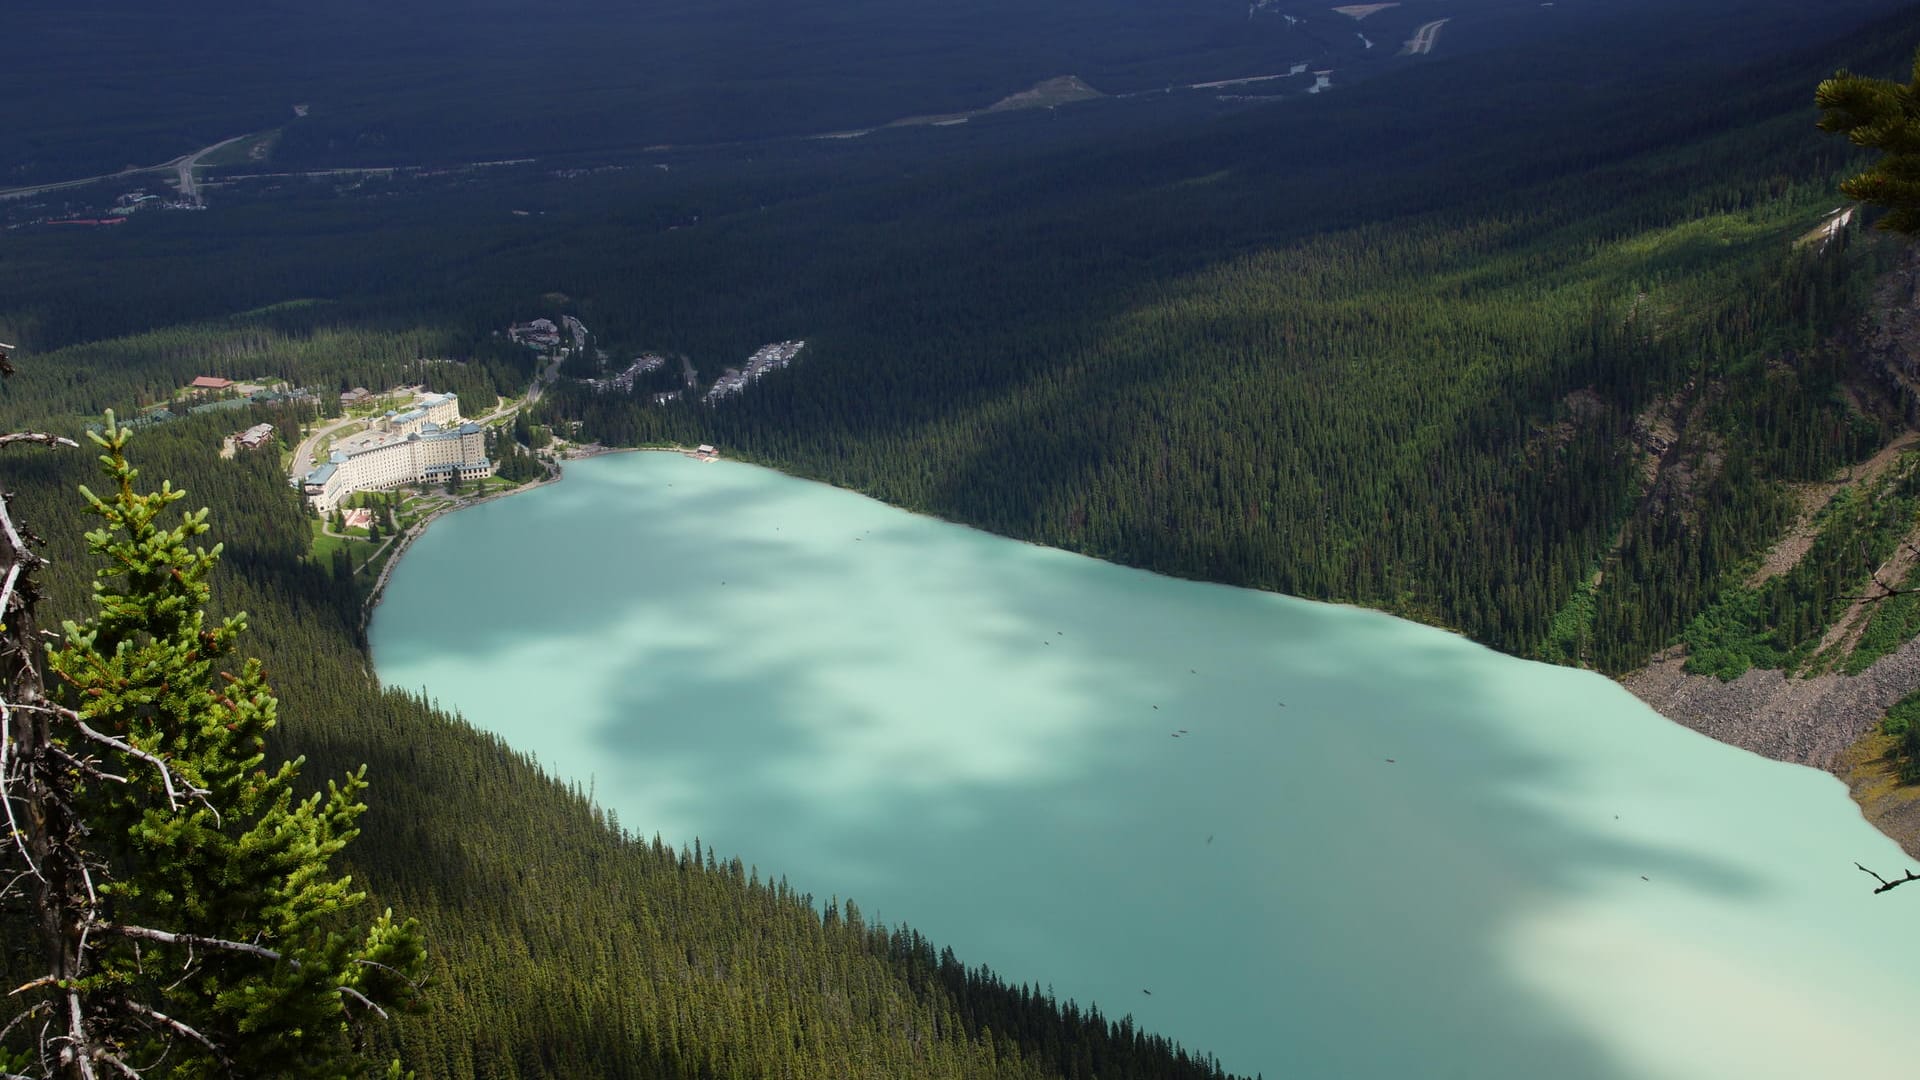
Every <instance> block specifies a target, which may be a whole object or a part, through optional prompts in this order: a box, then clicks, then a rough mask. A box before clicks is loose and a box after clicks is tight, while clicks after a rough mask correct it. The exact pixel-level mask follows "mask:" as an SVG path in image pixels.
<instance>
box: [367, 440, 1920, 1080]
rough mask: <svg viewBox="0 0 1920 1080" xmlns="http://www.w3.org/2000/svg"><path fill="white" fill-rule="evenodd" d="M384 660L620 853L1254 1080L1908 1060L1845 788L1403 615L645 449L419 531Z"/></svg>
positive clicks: (385, 608)
mask: <svg viewBox="0 0 1920 1080" xmlns="http://www.w3.org/2000/svg"><path fill="white" fill-rule="evenodd" d="M371 634H372V641H373V650H374V656H375V659H376V662H377V665H378V668H379V672H380V675H381V677H382V679H384V680H385V681H386V682H387V683H389V684H392V685H398V686H403V687H408V688H414V689H418V688H421V687H424V688H426V690H427V691H428V692H429V693H431V694H432V695H433V696H435V697H437V698H438V699H439V700H440V702H441V703H442V704H444V705H447V706H449V707H453V708H457V709H459V710H460V711H461V712H462V713H464V714H465V715H466V716H467V718H468V719H470V720H471V721H472V722H473V723H475V724H476V725H478V726H479V727H482V728H485V729H488V730H491V731H495V732H498V733H499V734H500V735H502V736H503V737H505V738H506V739H507V741H508V742H510V743H511V744H513V745H514V746H516V747H519V748H521V749H523V750H526V751H530V752H532V753H534V754H536V755H537V756H538V758H539V760H540V761H541V763H542V764H543V765H545V766H546V767H547V768H548V769H550V770H552V771H553V772H554V773H555V774H556V775H559V776H562V777H566V778H569V779H574V780H577V781H579V782H580V784H581V785H582V786H586V785H588V784H591V785H592V787H593V790H594V792H595V793H596V795H597V798H598V799H599V801H600V802H601V803H603V804H604V805H606V806H608V807H610V808H611V809H613V810H614V811H616V812H617V813H618V815H619V820H620V822H621V824H622V825H623V826H625V827H626V828H628V829H630V830H632V831H635V832H637V833H640V834H642V835H646V836H651V835H653V834H654V833H656V832H657V833H659V834H661V835H662V836H664V837H666V838H667V839H668V840H669V841H672V842H674V843H676V844H678V843H687V844H691V843H692V841H693V839H694V838H695V837H696V836H697V837H699V838H701V840H702V841H703V842H704V843H705V844H706V845H708V846H711V847H713V848H715V849H717V850H718V851H719V852H720V853H721V855H722V857H726V856H729V855H735V854H737V855H739V856H740V857H741V858H742V859H743V860H745V861H746V862H748V863H751V864H754V865H757V866H758V867H759V868H760V871H761V874H762V876H766V875H767V874H768V873H769V872H771V873H772V874H774V875H785V876H786V877H787V879H788V880H789V881H790V882H791V883H792V884H793V885H794V886H795V887H796V888H798V889H802V890H805V891H809V892H812V893H813V894H814V895H815V896H816V897H817V898H818V899H820V900H822V901H824V900H825V899H826V898H827V897H828V896H830V895H836V894H837V895H838V896H840V897H842V898H846V897H852V898H853V899H854V900H855V901H857V902H858V904H859V906H860V908H861V911H862V913H863V915H864V917H865V918H866V919H867V920H868V921H869V922H876V921H877V922H884V923H887V924H895V923H900V922H906V923H909V924H911V925H912V926H914V927H915V928H916V929H918V930H920V931H922V932H923V933H925V934H926V935H927V936H929V937H930V938H932V939H933V940H934V941H935V942H936V943H939V944H941V945H950V946H952V947H953V949H954V950H955V952H956V953H958V954H959V956H960V958H961V959H962V960H963V961H964V962H966V963H968V964H981V963H984V964H987V965H988V966H990V967H992V968H993V969H994V970H995V971H996V972H997V973H999V974H1000V975H1001V976H1002V977H1004V978H1006V979H1008V980H1010V981H1015V982H1028V983H1036V984H1039V985H1041V986H1043V987H1044V986H1051V987H1052V989H1053V991H1054V993H1055V994H1056V995H1057V996H1058V997H1059V998H1060V999H1062V1000H1065V999H1067V998H1069V997H1071V998H1073V999H1075V1000H1077V1001H1079V1002H1080V1003H1082V1004H1083V1005H1084V1004H1087V1003H1089V1002H1092V1003H1096V1004H1098V1006H1099V1007H1100V1009H1101V1011H1102V1012H1104V1013H1106V1014H1107V1015H1109V1016H1111V1017H1114V1018H1118V1017H1120V1016H1122V1015H1126V1014H1132V1015H1133V1016H1134V1018H1135V1019H1136V1021H1137V1022H1138V1023H1139V1024H1141V1025H1142V1026H1144V1027H1146V1028H1147V1029H1149V1030H1152V1031H1156V1032H1158V1033H1161V1034H1164V1035H1167V1036H1170V1037H1172V1038H1175V1039H1178V1040H1180V1041H1181V1042H1182V1043H1183V1044H1185V1045H1186V1046H1188V1047H1189V1048H1191V1049H1195V1050H1199V1051H1204V1052H1210V1053H1213V1054H1215V1055H1217V1056H1218V1057H1219V1058H1220V1060H1221V1062H1222V1063H1223V1064H1224V1065H1225V1066H1226V1067H1227V1068H1229V1069H1232V1070H1235V1071H1239V1072H1244V1073H1246V1074H1249V1075H1251V1074H1253V1073H1255V1072H1264V1073H1265V1075H1266V1076H1267V1077H1269V1078H1277V1077H1282V1076H1306V1077H1365V1078H1372V1077H1382V1078H1385V1077H1393V1078H1407V1077H1463V1078H1466V1077H1472V1078H1494V1077H1499V1078H1505V1077H1514V1078H1523V1077H1524V1078H1534V1077H1555V1078H1565V1080H1614V1078H1654V1077H1661V1078H1667V1077H1671V1078H1676V1080H1679V1078H1687V1080H1695V1078H1701V1077H1795V1078H1815V1077H1828V1076H1845V1075H1866V1074H1868V1073H1874V1074H1877V1075H1885V1076H1894V1075H1905V1070H1906V1069H1907V1068H1909V1067H1910V1062H1911V1061H1912V1059H1913V1055H1914V1054H1915V1052H1916V1050H1920V1034H1917V1033H1916V1032H1917V1030H1920V1028H1917V1026H1916V1024H1915V1022H1914V1018H1915V1017H1916V1016H1920V944H1916V939H1915V936H1914V934H1913V932H1912V927H1913V926H1914V925H1916V921H1920V891H1910V890H1920V886H1913V887H1910V889H1907V890H1900V891H1898V892H1894V893H1890V894H1887V895H1884V896H1875V895H1873V894H1872V893H1871V891H1870V890H1871V885H1872V882H1871V881H1870V880H1869V879H1868V878H1867V877H1866V876H1865V875H1864V874H1861V873H1860V872H1859V871H1858V870H1856V869H1854V866H1853V864H1854V862H1855V861H1856V860H1858V861H1860V862H1862V863H1865V864H1866V865H1868V866H1871V867H1874V868H1876V869H1879V870H1881V872H1883V873H1887V874H1893V873H1896V872H1899V871H1901V870H1904V869H1905V867H1906V866H1908V865H1909V863H1908V862H1907V860H1906V859H1905V857H1904V856H1903V855H1902V854H1901V852H1900V851H1899V850H1898V848H1897V847H1895V845H1894V844H1893V843H1892V842H1891V841H1889V840H1887V839H1886V838H1884V837H1882V836H1881V835H1880V834H1879V833H1877V832H1875V831H1874V830H1873V829H1872V828H1871V827H1870V826H1868V825H1867V824H1866V823H1865V821H1864V820H1862V818H1861V817H1860V814H1859V813H1858V811H1857V810H1856V809H1855V807H1854V805H1853V803H1852V802H1851V801H1850V800H1849V799H1848V797H1847V794H1846V791H1845V789H1844V788H1843V787H1842V786H1841V785H1840V784H1839V783H1838V782H1837V781H1835V780H1833V779H1832V778H1831V777H1828V776H1826V775H1824V774H1822V773H1819V772H1815V771H1813V770H1810V769H1804V768H1799V767H1795V766H1788V765H1781V764H1777V763H1774V762H1769V761H1766V760H1764V759H1762V758H1759V757H1756V756H1754V755H1752V754H1749V753H1746V752H1744V751H1740V750H1735V749H1732V748H1729V747H1726V746H1722V745H1720V744H1718V743H1715V742H1712V741H1711V740H1708V739H1706V738H1704V737H1702V736H1699V735H1695V734H1693V733H1692V732H1690V731H1687V730H1685V729H1683V728H1681V727H1679V726H1678V725H1675V724H1672V723H1670V722H1668V721H1667V720H1665V719H1663V718H1661V717H1660V716H1658V715H1657V714H1655V713H1654V712H1652V711H1651V710H1649V709H1648V708H1647V707H1646V706H1644V705H1642V704H1641V703H1640V702H1639V701H1637V700H1635V699H1634V698H1633V697H1632V696H1630V695H1628V694H1627V693H1626V692H1625V691H1624V690H1621V689H1620V688H1619V687H1617V686H1615V685H1614V684H1613V683H1611V682H1609V681H1608V680H1606V679H1604V678H1601V677H1600V676H1597V675H1592V674H1588V673H1583V672H1577V671H1570V670H1565V669H1560V668H1553V667H1547V666H1543V665H1539V664H1532V663H1527V662H1523V661H1519V660H1514V659H1512V658H1509V657H1505V656H1501V655H1499V654H1497V653H1494V652H1491V651H1488V650H1486V649H1483V648H1481V647H1479V646H1477V645H1474V644H1471V643H1469V642H1467V641H1464V640H1462V639H1460V638H1458V637H1456V636H1454V635H1451V634H1447V633H1444V632H1441V631H1437V630H1433V629H1430V628H1427V627H1421V626H1416V625H1414V624H1411V623H1407V622H1403V621H1400V620H1397V619H1393V618H1390V617H1387V616H1384V615H1379V614H1375V613H1371V612H1366V611H1360V610H1356V609H1352V608H1344V607H1337V606H1329V605H1324V604H1315V603H1309V602H1306V601H1300V600H1293V599H1288V598H1285V597H1279V596H1274V595H1270V594H1265V593H1258V592H1251V591H1247V590H1242V589H1231V588H1225V587H1221V586H1214V585H1204V584H1196V583H1193V582H1187V581H1177V580H1173V579H1169V578H1164V577H1158V576H1155V575H1152V574H1147V573H1143V572H1140V571H1135V570H1129V569H1124V568H1121V567H1116V566H1112V565H1108V564H1105V563H1101V562H1098V561H1095V560H1091V559H1086V558H1082V557H1079V556H1075V555H1069V554H1065V553H1062V552H1058V551H1053V550H1049V549H1045V548H1040V547H1035V546H1032V545H1028V544H1023V543H1019V542H1016V541H1011V540H1006V539H1002V538H999V537H994V536H990V535H987V534H984V533H980V532H976V531H973V530H970V529H965V528H961V527H959V526H955V525H950V524H946V523H943V522H939V521H935V520H931V519H928V518H924V517H917V516H914V515H911V514H908V513H905V512H903V511H900V510H896V509H892V508H890V507H887V506H884V505H882V504H880V503H877V502H873V501H871V500H869V499H866V498H863V497H861V496H858V495H854V494H851V493H848V492H844V491H839V490H836V489H834V488H831V487H826V486H823V485H819V484H813V483H808V482H805V481H800V480H795V479H792V478H790V477H786V476H783V475H780V474H778V473H776V472H772V471H768V470H764V469H759V468H754V467H751V466H746V465H740V464H734V463H726V462H723V463H719V464H702V463H698V462H695V461H692V460H689V459H686V458H683V457H680V456H678V455H674V454H658V453H651V454H625V455H618V456H610V457H603V458H597V459H593V460H590V461H584V462H578V463H574V464H570V465H569V466H568V467H567V475H566V479H565V481H564V482H562V483H560V484H556V485H551V486H548V487H545V488H541V489H539V490H536V491H533V492H529V493H526V494H523V495H518V496H515V497H513V498H510V499H505V500H501V501H497V502H492V503H487V504H483V505H480V506H477V507H474V508H471V509H469V510H466V511H463V512H461V513H459V514H455V515H452V516H449V517H447V518H443V519H442V520H440V521H439V522H437V523H436V524H434V526H433V527H432V528H431V529H430V530H428V532H427V534H426V535H425V536H423V537H422V538H421V539H420V540H419V542H418V543H417V544H416V545H415V546H414V548H413V550H412V551H411V552H410V553H409V554H408V555H407V557H406V559H405V561H404V562H403V564H402V565H401V567H400V568H399V569H398V570H397V571H396V573H395V575H394V577H393V580H392V582H391V584H390V586H389V588H388V591H387V594H386V599H385V600H384V601H383V602H382V603H381V605H380V607H379V609H378V612H377V614H376V616H375V618H374V620H373V625H372V630H371ZM1176 735H1178V737H1175V736H1176ZM376 782H377V780H376ZM1147 991H1151V993H1147Z"/></svg>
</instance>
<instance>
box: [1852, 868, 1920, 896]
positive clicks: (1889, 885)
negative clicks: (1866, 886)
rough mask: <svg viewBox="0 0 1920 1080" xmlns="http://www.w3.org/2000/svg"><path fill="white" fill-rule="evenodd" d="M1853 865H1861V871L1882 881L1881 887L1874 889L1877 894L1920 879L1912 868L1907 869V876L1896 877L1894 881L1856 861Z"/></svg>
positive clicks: (1919, 875)
mask: <svg viewBox="0 0 1920 1080" xmlns="http://www.w3.org/2000/svg"><path fill="white" fill-rule="evenodd" d="M1853 865H1854V866H1856V867H1859V869H1860V872H1861V873H1863V874H1866V875H1869V876H1870V877H1872V878H1873V880H1875V881H1877V882H1879V883H1880V887H1879V888H1877V889H1875V890H1873V891H1874V893H1875V894H1879V893H1883V892H1886V891H1887V890H1888V889H1897V888H1899V887H1900V886H1902V885H1905V884H1906V883H1907V882H1909V881H1920V874H1916V873H1914V872H1913V871H1911V870H1909V871H1907V876H1906V877H1903V878H1894V879H1893V880H1892V881H1888V880H1887V879H1886V878H1883V877H1881V876H1880V875H1879V874H1876V873H1874V872H1873V871H1871V870H1869V869H1867V868H1866V867H1864V866H1860V864H1859V863H1854V864H1853Z"/></svg>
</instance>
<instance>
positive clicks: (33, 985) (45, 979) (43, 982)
mask: <svg viewBox="0 0 1920 1080" xmlns="http://www.w3.org/2000/svg"><path fill="white" fill-rule="evenodd" d="M59 981H60V980H59V979H56V978H54V977H53V976H51V975H42V976H40V977H39V978H37V979H34V980H33V981H31V982H24V983H21V984H20V985H19V986H16V987H14V988H13V989H11V990H9V991H7V996H8V997H13V996H14V995H15V994H24V993H26V992H27V991H29V990H38V989H40V988H41V987H43V986H52V985H53V984H54V983H57V982H59ZM38 1007H39V1006H35V1008H38ZM27 1011H28V1012H32V1011H33V1010H32V1009H29V1010H27ZM22 1015H24V1014H22ZM16 1019H17V1018H16ZM9 1026H11V1025H9Z"/></svg>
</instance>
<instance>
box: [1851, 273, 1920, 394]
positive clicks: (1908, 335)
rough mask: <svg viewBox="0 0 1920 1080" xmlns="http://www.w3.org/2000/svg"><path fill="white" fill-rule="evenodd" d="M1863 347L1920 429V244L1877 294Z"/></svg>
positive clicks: (1883, 282) (1874, 366)
mask: <svg viewBox="0 0 1920 1080" xmlns="http://www.w3.org/2000/svg"><path fill="white" fill-rule="evenodd" d="M1865 322H1866V325H1864V326H1863V327H1862V328H1861V329H1862V331H1863V342H1862V345H1863V347H1864V351H1865V358H1866V360H1867V361H1868V363H1869V364H1870V365H1871V367H1872V370H1873V371H1874V372H1875V373H1876V374H1877V375H1878V376H1879V377H1880V378H1881V379H1882V381H1883V382H1884V383H1885V385H1886V387H1887V389H1888V391H1889V392H1890V393H1892V395H1893V396H1894V398H1895V400H1896V401H1898V402H1899V403H1900V407H1901V409H1902V410H1903V412H1904V414H1905V416H1906V420H1907V424H1908V425H1909V426H1913V427H1920V244H1910V245H1908V247H1907V249H1906V251H1905V252H1904V253H1903V254H1902V255H1901V258H1900V263H1899V265H1898V266H1897V267H1896V268H1895V269H1894V270H1893V271H1892V272H1891V273H1889V274H1887V275H1886V277H1884V278H1882V279H1881V281H1880V284H1879V286H1878V288H1876V289H1875V291H1874V297H1873V308H1872V310H1871V312H1870V313H1869V314H1868V316H1867V318H1866V321H1865Z"/></svg>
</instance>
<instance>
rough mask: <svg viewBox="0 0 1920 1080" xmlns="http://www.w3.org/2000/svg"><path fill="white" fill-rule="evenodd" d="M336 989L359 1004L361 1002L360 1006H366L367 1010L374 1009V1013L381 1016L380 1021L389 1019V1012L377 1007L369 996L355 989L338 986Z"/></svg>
mask: <svg viewBox="0 0 1920 1080" xmlns="http://www.w3.org/2000/svg"><path fill="white" fill-rule="evenodd" d="M334 989H336V990H338V991H340V992H341V993H343V994H345V995H347V996H348V997H351V998H353V999H355V1000H357V1001H358V1002H360V1004H362V1005H365V1006H366V1007H367V1008H369V1009H372V1010H373V1011H374V1012H376V1013H378V1014H379V1015H380V1019H382V1020H385V1019H387V1010H385V1009H383V1008H381V1007H380V1006H378V1005H375V1004H374V1003H373V1002H372V1001H370V1000H369V999H368V998H367V995H365V994H363V993H361V992H360V991H358V990H355V989H354V988H353V987H351V986H337V987H334Z"/></svg>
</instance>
